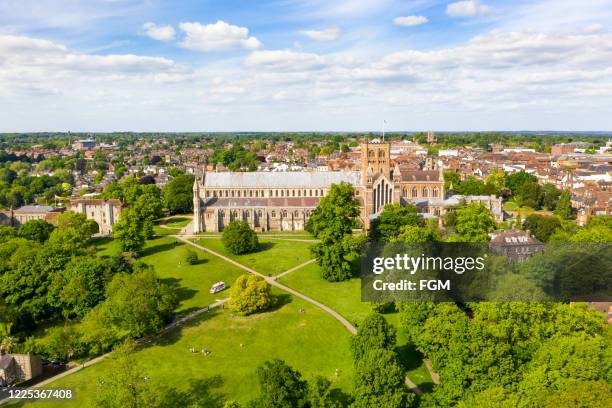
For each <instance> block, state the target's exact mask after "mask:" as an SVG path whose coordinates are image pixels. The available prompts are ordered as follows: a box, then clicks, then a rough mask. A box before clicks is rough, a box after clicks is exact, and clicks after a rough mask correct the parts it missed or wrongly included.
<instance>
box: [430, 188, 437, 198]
mask: <svg viewBox="0 0 612 408" xmlns="http://www.w3.org/2000/svg"><path fill="white" fill-rule="evenodd" d="M431 196H432V197H438V189H437V188H434V189H433V190H432V191H431Z"/></svg>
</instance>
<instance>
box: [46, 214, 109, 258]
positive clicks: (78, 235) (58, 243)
mask: <svg viewBox="0 0 612 408" xmlns="http://www.w3.org/2000/svg"><path fill="white" fill-rule="evenodd" d="M98 230H99V229H98V224H96V222H95V221H94V220H88V219H87V216H86V215H85V214H82V213H75V212H72V211H66V212H65V213H63V214H62V215H60V216H59V217H57V221H56V223H55V229H54V230H53V231H52V232H51V234H50V235H49V240H48V241H49V244H50V245H52V246H54V247H56V248H58V249H61V250H63V251H66V252H68V253H74V252H75V251H78V250H79V249H82V248H85V247H86V246H87V245H88V244H89V242H90V240H91V237H92V235H93V234H96V233H97V232H98Z"/></svg>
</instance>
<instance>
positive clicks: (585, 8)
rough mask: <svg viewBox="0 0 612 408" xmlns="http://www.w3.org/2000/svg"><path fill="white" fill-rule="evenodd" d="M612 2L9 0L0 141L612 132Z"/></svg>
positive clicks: (3, 33)
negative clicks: (15, 134) (39, 136)
mask: <svg viewBox="0 0 612 408" xmlns="http://www.w3.org/2000/svg"><path fill="white" fill-rule="evenodd" d="M611 27H612V1H610V0H589V1H579V0H535V1H521V0H518V1H494V0H479V1H478V0H462V1H448V0H447V1H437V0H415V1H393V0H351V1H349V0H340V1H334V0H300V1H298V0H268V1H237V0H225V1H185V0H183V1H161V0H145V1H139V0H88V1H78V0H62V1H58V0H38V1H28V0H19V1H17V0H2V1H1V2H0V131H46V130H53V131H67V130H72V131H111V130H134V131H154V130H159V131H200V130H203V131H207V130H208V131H234V130H235V131H238V130H296V131H298V130H313V131H315V130H378V129H380V127H381V122H382V120H383V119H386V121H387V123H388V128H389V129H394V130H423V129H436V130H523V129H526V130H555V129H559V130H562V129H563V130H612V121H611V119H610V116H612V115H610V112H612V34H611V31H610V28H611Z"/></svg>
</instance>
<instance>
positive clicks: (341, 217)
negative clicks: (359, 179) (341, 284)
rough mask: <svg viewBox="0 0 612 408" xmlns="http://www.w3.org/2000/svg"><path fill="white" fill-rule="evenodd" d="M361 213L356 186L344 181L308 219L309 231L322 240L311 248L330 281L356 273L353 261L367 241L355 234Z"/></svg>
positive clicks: (337, 185)
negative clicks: (357, 220) (353, 269)
mask: <svg viewBox="0 0 612 408" xmlns="http://www.w3.org/2000/svg"><path fill="white" fill-rule="evenodd" d="M358 215H359V203H358V202H357V200H355V196H354V190H353V187H352V186H351V185H350V184H348V183H340V184H333V185H332V186H331V189H330V192H329V194H328V195H327V196H326V197H324V198H323V199H321V202H320V204H319V206H318V207H317V209H316V210H315V211H314V212H313V215H312V216H311V217H310V220H309V221H308V225H307V230H309V231H310V232H312V233H313V234H314V236H315V237H317V238H318V239H319V242H318V243H317V244H315V245H313V246H312V249H311V251H312V253H313V255H314V256H315V257H316V258H317V263H318V264H319V266H321V276H322V277H323V278H324V279H327V280H328V281H332V282H337V281H341V280H346V279H349V278H350V277H351V276H352V263H353V261H355V259H356V258H357V257H358V255H359V250H360V248H361V246H362V245H363V243H364V242H365V240H364V238H363V237H353V236H352V231H353V227H355V226H356V217H357V216H358Z"/></svg>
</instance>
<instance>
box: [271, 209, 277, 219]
mask: <svg viewBox="0 0 612 408" xmlns="http://www.w3.org/2000/svg"><path fill="white" fill-rule="evenodd" d="M272 218H276V211H274V210H272Z"/></svg>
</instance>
